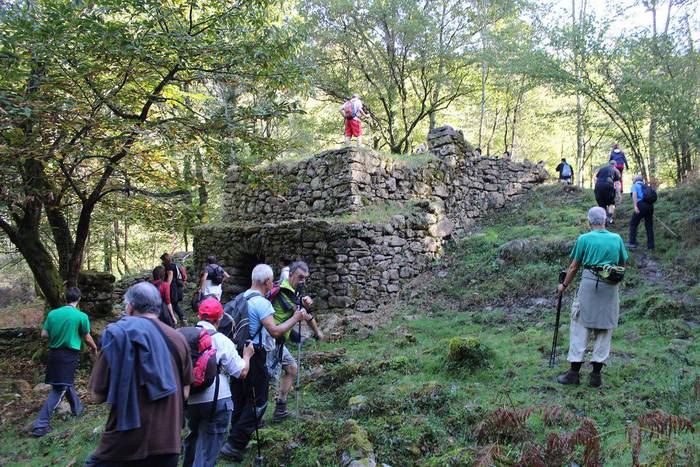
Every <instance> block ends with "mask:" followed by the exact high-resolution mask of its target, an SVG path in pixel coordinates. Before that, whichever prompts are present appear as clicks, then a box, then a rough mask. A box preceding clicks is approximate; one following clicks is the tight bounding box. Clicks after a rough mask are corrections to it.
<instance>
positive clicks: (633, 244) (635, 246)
mask: <svg viewBox="0 0 700 467" xmlns="http://www.w3.org/2000/svg"><path fill="white" fill-rule="evenodd" d="M625 246H626V247H627V249H628V250H636V249H637V244H636V243H625Z"/></svg>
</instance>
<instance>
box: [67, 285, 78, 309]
mask: <svg viewBox="0 0 700 467" xmlns="http://www.w3.org/2000/svg"><path fill="white" fill-rule="evenodd" d="M64 297H65V299H66V303H67V304H69V305H72V304H74V303H78V302H79V301H80V289H79V288H77V287H68V288H67V289H66V293H65V295H64Z"/></svg>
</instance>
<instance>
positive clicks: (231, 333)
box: [219, 292, 263, 353]
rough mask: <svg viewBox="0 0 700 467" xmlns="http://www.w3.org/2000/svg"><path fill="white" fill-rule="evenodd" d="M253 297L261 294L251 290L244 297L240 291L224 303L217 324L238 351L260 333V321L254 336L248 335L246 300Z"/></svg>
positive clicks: (248, 321) (248, 320) (261, 327)
mask: <svg viewBox="0 0 700 467" xmlns="http://www.w3.org/2000/svg"><path fill="white" fill-rule="evenodd" d="M253 297H262V294H260V293H259V292H253V293H251V294H250V295H248V296H247V297H246V296H245V292H242V293H239V294H238V295H236V298H234V299H233V300H231V301H230V302H228V303H227V304H226V305H224V317H223V318H222V320H221V323H220V324H219V331H220V332H222V333H223V334H224V335H225V336H226V337H228V338H229V339H231V340H232V341H233V343H234V344H235V345H236V348H237V349H238V353H242V352H243V347H245V345H246V343H247V342H248V341H254V340H255V339H256V338H258V336H260V335H261V334H262V329H263V325H262V323H260V328H259V329H258V332H257V333H255V335H254V336H251V335H250V318H249V315H248V300H250V299H251V298H253ZM258 344H260V342H258Z"/></svg>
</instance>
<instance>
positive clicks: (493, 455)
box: [474, 443, 502, 467]
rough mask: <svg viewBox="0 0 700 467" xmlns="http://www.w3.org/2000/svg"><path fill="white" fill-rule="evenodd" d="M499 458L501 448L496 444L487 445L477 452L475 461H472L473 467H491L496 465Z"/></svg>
mask: <svg viewBox="0 0 700 467" xmlns="http://www.w3.org/2000/svg"><path fill="white" fill-rule="evenodd" d="M501 456H502V454H501V447H500V446H499V445H498V444H496V443H492V444H487V445H486V446H484V447H483V448H481V449H479V452H477V454H476V459H474V467H491V466H493V465H495V464H496V459H498V458H500V457H501Z"/></svg>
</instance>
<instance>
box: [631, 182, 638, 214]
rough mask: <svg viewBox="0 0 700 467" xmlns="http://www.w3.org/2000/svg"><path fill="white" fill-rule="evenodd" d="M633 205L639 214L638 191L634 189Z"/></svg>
mask: <svg viewBox="0 0 700 467" xmlns="http://www.w3.org/2000/svg"><path fill="white" fill-rule="evenodd" d="M632 188H633V189H632V205H633V206H634V212H636V213H637V214H639V207H637V190H636V189H634V187H632Z"/></svg>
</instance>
